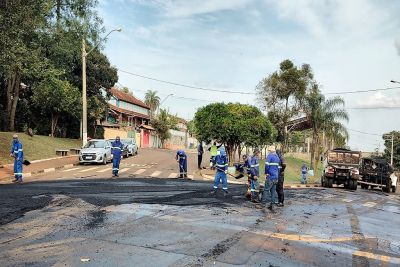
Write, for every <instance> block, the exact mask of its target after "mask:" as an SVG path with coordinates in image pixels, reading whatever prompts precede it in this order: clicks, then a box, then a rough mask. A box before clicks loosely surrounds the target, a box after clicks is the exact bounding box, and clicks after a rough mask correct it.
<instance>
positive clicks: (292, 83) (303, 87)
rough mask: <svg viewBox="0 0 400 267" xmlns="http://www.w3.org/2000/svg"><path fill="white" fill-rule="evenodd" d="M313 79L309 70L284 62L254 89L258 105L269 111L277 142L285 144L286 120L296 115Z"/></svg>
mask: <svg viewBox="0 0 400 267" xmlns="http://www.w3.org/2000/svg"><path fill="white" fill-rule="evenodd" d="M312 79H313V73H312V70H311V67H310V66H309V65H308V64H303V65H302V66H301V67H300V68H298V67H296V66H295V65H294V64H293V62H292V61H290V60H288V59H287V60H284V61H282V62H281V63H280V66H279V70H278V71H275V72H273V73H272V74H270V75H268V77H266V78H264V79H262V80H261V81H260V82H259V83H258V85H257V87H256V90H257V92H258V98H259V102H260V103H261V105H262V106H263V108H265V109H266V110H267V111H268V118H269V120H270V121H271V122H272V123H273V124H274V126H275V127H276V128H277V130H278V140H277V141H281V142H282V143H283V144H285V142H284V141H285V140H286V126H287V124H288V121H289V120H290V119H292V118H293V117H294V116H296V115H298V113H299V111H300V110H301V102H302V99H303V98H304V96H305V94H306V91H307V88H308V87H309V86H310V82H311V81H312Z"/></svg>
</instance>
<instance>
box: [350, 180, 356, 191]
mask: <svg viewBox="0 0 400 267" xmlns="http://www.w3.org/2000/svg"><path fill="white" fill-rule="evenodd" d="M349 182H350V184H349V189H350V190H354V191H355V190H357V180H350V181H349Z"/></svg>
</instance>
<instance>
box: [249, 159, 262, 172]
mask: <svg viewBox="0 0 400 267" xmlns="http://www.w3.org/2000/svg"><path fill="white" fill-rule="evenodd" d="M248 161H249V165H250V174H251V176H257V177H259V175H260V164H259V159H258V157H256V156H252V157H249V159H248Z"/></svg>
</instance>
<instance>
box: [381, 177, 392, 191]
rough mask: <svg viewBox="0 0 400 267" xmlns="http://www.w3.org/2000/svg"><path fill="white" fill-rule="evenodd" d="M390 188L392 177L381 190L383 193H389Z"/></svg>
mask: <svg viewBox="0 0 400 267" xmlns="http://www.w3.org/2000/svg"><path fill="white" fill-rule="evenodd" d="M391 188H392V179H388V181H387V184H386V186H385V187H384V188H382V191H383V192H385V193H390V189H391Z"/></svg>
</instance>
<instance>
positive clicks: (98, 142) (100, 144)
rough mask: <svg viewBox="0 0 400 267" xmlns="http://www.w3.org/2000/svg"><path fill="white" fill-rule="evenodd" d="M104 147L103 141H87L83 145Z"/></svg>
mask: <svg viewBox="0 0 400 267" xmlns="http://www.w3.org/2000/svg"><path fill="white" fill-rule="evenodd" d="M104 147H105V142H104V141H89V142H87V143H86V145H85V146H84V148H104Z"/></svg>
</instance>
